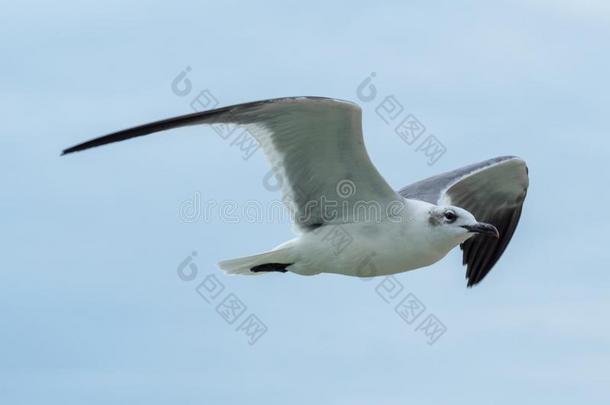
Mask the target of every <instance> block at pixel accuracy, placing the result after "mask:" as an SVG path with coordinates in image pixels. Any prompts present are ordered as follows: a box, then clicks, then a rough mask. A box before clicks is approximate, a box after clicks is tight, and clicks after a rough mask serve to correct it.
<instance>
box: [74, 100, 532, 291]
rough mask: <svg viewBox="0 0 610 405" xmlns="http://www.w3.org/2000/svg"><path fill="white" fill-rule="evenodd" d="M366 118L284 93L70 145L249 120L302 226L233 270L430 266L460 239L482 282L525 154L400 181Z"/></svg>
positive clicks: (471, 278)
mask: <svg viewBox="0 0 610 405" xmlns="http://www.w3.org/2000/svg"><path fill="white" fill-rule="evenodd" d="M361 121H362V111H361V109H360V107H359V106H358V105H356V104H353V103H351V102H347V101H343V100H337V99H332V98H325V97H286V98H278V99H271V100H263V101H256V102H251V103H245V104H238V105H233V106H229V107H224V108H218V109H214V110H209V111H203V112H196V113H193V114H187V115H182V116H179V117H174V118H168V119H164V120H161V121H156V122H152V123H149V124H144V125H140V126H137V127H134V128H130V129H126V130H123V131H118V132H114V133H111V134H109V135H105V136H102V137H99V138H95V139H92V140H90V141H87V142H84V143H81V144H78V145H76V146H73V147H71V148H68V149H65V150H64V151H63V153H62V154H69V153H73V152H78V151H82V150H85V149H90V148H94V147H97V146H101V145H106V144H109V143H113V142H119V141H124V140H126V139H131V138H135V137H139V136H143V135H148V134H151V133H154V132H160V131H165V130H169V129H173V128H178V127H183V126H189V125H199V124H218V125H232V124H236V125H241V126H244V127H245V128H246V129H247V130H248V131H249V132H250V133H251V134H252V135H253V137H254V138H255V139H256V140H257V141H258V143H259V144H260V146H261V147H262V150H263V151H264V153H265V155H266V157H267V159H268V160H269V161H270V163H271V164H272V166H273V168H274V173H275V174H276V176H277V178H278V182H279V184H280V185H281V191H282V194H283V198H284V201H285V202H287V205H288V206H289V208H290V210H291V213H292V218H293V221H294V223H295V230H296V233H297V237H296V238H294V239H292V240H289V241H287V242H285V243H282V244H281V245H279V246H277V247H276V248H274V249H273V250H271V251H268V252H265V253H261V254H258V255H254V256H248V257H242V258H238V259H233V260H226V261H222V262H220V263H219V266H220V268H222V269H223V270H225V271H226V272H227V273H231V274H249V275H255V274H262V273H268V272H283V273H285V272H287V271H290V272H293V273H297V274H301V275H314V274H319V273H337V274H344V275H349V276H358V277H368V276H378V275H389V274H395V273H400V272H404V271H408V270H413V269H417V268H421V267H425V266H429V265H431V264H433V263H435V262H437V261H438V260H440V259H441V258H443V257H444V256H445V255H446V254H447V253H448V252H449V251H450V250H452V249H453V248H454V247H456V246H458V245H460V247H461V248H462V250H463V264H464V265H466V266H467V270H466V278H467V280H468V282H467V285H468V287H471V286H473V285H476V284H477V283H479V282H480V281H481V280H482V279H483V278H484V277H485V276H486V275H487V273H489V271H490V270H491V269H492V267H493V266H494V265H495V264H496V262H497V261H498V259H499V258H500V256H501V255H502V253H503V252H504V250H505V249H506V246H507V245H508V243H509V242H510V240H511V238H512V236H513V233H514V232H515V229H516V227H517V224H518V222H519V217H520V216H521V210H522V206H523V201H524V199H525V196H526V193H527V187H528V182H529V181H528V170H527V166H526V164H525V162H524V161H523V160H521V159H519V158H517V157H514V156H504V157H498V158H494V159H489V160H486V161H484V162H481V163H476V164H472V165H470V166H466V167H463V168H461V169H457V170H454V171H451V172H447V173H443V174H440V175H438V176H434V177H431V178H428V179H425V180H422V181H419V182H417V183H414V184H412V185H410V186H407V187H405V188H403V189H401V190H399V191H394V190H393V189H392V188H391V187H390V186H389V185H388V183H387V182H386V181H385V180H384V179H383V177H381V175H380V174H379V172H378V171H377V169H376V168H375V166H374V165H373V164H372V163H371V161H370V159H369V156H368V154H367V151H366V148H365V146H364V142H363V137H362V123H361Z"/></svg>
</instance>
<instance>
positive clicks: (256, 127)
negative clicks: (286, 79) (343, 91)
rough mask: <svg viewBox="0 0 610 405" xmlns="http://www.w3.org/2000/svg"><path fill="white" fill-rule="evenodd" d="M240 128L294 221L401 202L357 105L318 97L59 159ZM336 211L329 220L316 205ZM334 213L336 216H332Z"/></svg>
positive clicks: (311, 222) (214, 115)
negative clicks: (376, 161)
mask: <svg viewBox="0 0 610 405" xmlns="http://www.w3.org/2000/svg"><path fill="white" fill-rule="evenodd" d="M200 124H212V125H219V126H221V129H223V130H229V131H230V130H232V129H231V128H229V126H232V127H233V130H234V129H235V128H234V127H235V126H236V125H240V126H243V127H244V128H245V129H246V130H247V131H249V132H250V134H251V135H252V137H253V138H255V139H256V141H257V142H258V143H259V144H260V146H261V147H262V149H263V151H264V152H265V155H266V157H267V159H268V160H269V161H270V162H271V164H272V166H273V168H274V172H275V174H276V175H277V176H278V180H279V184H280V187H281V190H282V193H283V195H284V201H285V202H287V203H288V206H289V208H290V209H291V210H292V213H293V216H294V218H295V222H296V224H297V225H298V226H299V227H300V228H302V229H311V228H315V227H316V226H319V225H321V224H324V223H345V222H353V220H354V218H352V217H351V215H352V213H353V212H355V210H354V209H351V208H352V206H354V205H355V204H357V202H358V201H375V202H377V203H379V204H380V206H381V208H382V209H381V210H380V212H388V211H389V210H387V209H384V208H386V207H387V206H389V205H391V204H394V202H395V201H401V200H402V199H401V197H400V196H399V195H398V194H397V193H396V192H395V191H394V190H392V188H391V187H390V186H389V185H388V184H387V183H386V181H385V180H384V179H383V178H382V177H381V175H380V174H379V173H378V172H377V169H376V168H375V166H373V163H371V161H370V159H369V156H368V154H367V152H366V148H365V147H364V142H363V139H362V112H361V110H360V107H358V106H357V105H356V104H353V103H349V102H346V101H342V100H335V99H331V98H324V97H288V98H280V99H273V100H263V101H256V102H252V103H246V104H238V105H234V106H229V107H224V108H219V109H215V110H209V111H202V112H198V113H193V114H188V115H183V116H179V117H174V118H169V119H165V120H161V121H156V122H152V123H150V124H145V125H141V126H138V127H134V128H130V129H126V130H123V131H118V132H114V133H111V134H109V135H105V136H102V137H99V138H95V139H93V140H90V141H87V142H84V143H81V144H79V145H76V146H73V147H71V148H68V149H66V150H64V152H63V153H64V154H67V153H72V152H78V151H82V150H85V149H89V148H93V147H96V146H101V145H106V144H109V143H113V142H119V141H123V140H126V139H131V138H135V137H139V136H143V135H147V134H151V133H154V132H160V131H165V130H168V129H172V128H178V127H183V126H188V125H200ZM323 199H325V201H334V202H337V203H338V206H340V207H342V209H341V215H332V216H330V215H328V214H327V213H326V212H327V210H323V209H322V200H323ZM333 214H336V213H333Z"/></svg>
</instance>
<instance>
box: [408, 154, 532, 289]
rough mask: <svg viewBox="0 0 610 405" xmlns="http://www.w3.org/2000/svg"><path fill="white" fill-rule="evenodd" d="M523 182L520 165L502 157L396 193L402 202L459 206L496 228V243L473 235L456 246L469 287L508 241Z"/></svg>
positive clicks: (525, 175)
mask: <svg viewBox="0 0 610 405" xmlns="http://www.w3.org/2000/svg"><path fill="white" fill-rule="evenodd" d="M528 184H529V179H528V170H527V166H526V165H525V162H524V161H523V160H521V159H519V158H517V157H515V156H503V157H498V158H495V159H490V160H486V161H484V162H481V163H475V164H473V165H469V166H466V167H463V168H461V169H457V170H454V171H451V172H447V173H443V174H440V175H438V176H434V177H430V178H428V179H425V180H422V181H419V182H417V183H414V184H411V185H410V186H407V187H405V188H403V189H402V190H400V191H399V193H400V194H401V195H402V196H403V197H405V198H410V199H416V200H423V201H427V202H429V203H432V204H438V205H455V206H458V207H462V208H464V209H466V210H468V211H469V212H471V213H472V214H473V215H474V216H475V218H477V220H478V221H482V222H488V223H490V224H492V225H494V226H495V227H496V228H498V231H499V232H500V238H499V239H493V238H488V237H485V236H482V235H481V236H479V235H476V236H473V237H471V238H470V239H468V240H467V241H466V242H464V243H463V244H462V245H461V248H462V250H463V259H464V260H463V264H465V265H466V266H467V268H466V278H467V279H468V287H471V286H473V285H476V284H478V283H479V282H480V281H481V280H483V278H484V277H485V276H486V275H487V273H489V271H490V270H491V269H492V268H493V266H494V265H495V264H496V262H497V261H498V259H499V258H500V256H502V253H504V250H505V249H506V246H507V245H508V243H509V242H510V240H511V238H512V237H513V233H514V232H515V229H516V228H517V224H518V223H519V218H520V216H521V210H522V208H523V201H524V200H525V196H526V194H527V187H528Z"/></svg>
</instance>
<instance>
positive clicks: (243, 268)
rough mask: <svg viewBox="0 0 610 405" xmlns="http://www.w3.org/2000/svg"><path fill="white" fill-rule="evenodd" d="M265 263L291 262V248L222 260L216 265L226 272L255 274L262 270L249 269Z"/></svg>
mask: <svg viewBox="0 0 610 405" xmlns="http://www.w3.org/2000/svg"><path fill="white" fill-rule="evenodd" d="M267 263H293V257H292V254H291V248H290V247H286V248H281V249H277V250H272V251H270V252H265V253H261V254H258V255H254V256H246V257H239V258H237V259H230V260H223V261H221V262H219V263H218V266H219V267H220V268H221V269H223V270H224V271H225V272H226V273H227V274H240V275H247V276H256V275H260V274H264V272H254V271H251V270H250V269H251V268H252V267H255V266H260V265H261V264H267Z"/></svg>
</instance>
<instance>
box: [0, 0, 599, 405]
mask: <svg viewBox="0 0 610 405" xmlns="http://www.w3.org/2000/svg"><path fill="white" fill-rule="evenodd" d="M0 50H1V55H2V63H1V64H0V77H1V79H0V80H1V87H2V91H0V108H1V111H2V117H3V119H2V123H1V124H0V184H1V185H2V198H0V211H1V212H2V215H1V218H2V219H1V224H0V229H1V230H2V231H1V232H0V238H1V240H0V246H2V247H1V248H0V249H1V252H2V254H1V255H0V266H1V270H0V307H1V308H2V309H1V315H0V327H1V333H0V402H1V403H3V404H14V405H17V404H38V403H45V404H82V403H88V404H109V403H129V404H166V403H178V404H222V403H234V404H235V403H249V404H264V405H271V404H286V403H290V404H312V403H320V404H375V405H378V404H404V403H438V404H441V403H451V404H462V403H468V404H473V403H485V404H489V403H492V404H539V403H541V402H543V403H553V404H574V403H580V404H584V403H586V404H601V403H610V402H609V400H610V326H609V324H608V311H609V310H610V297H609V294H610V268H609V266H608V263H609V259H610V249H609V248H608V233H607V228H608V226H609V225H610V206H609V205H608V204H609V197H610V193H609V192H608V191H607V190H606V189H605V188H604V187H606V186H607V185H608V182H609V181H608V180H609V178H608V172H609V171H608V169H607V164H608V158H609V157H610V155H609V152H610V137H609V132H610V130H609V124H608V117H609V116H610V114H609V113H610V107H609V106H610V96H609V94H610V86H609V83H610V80H609V76H608V75H609V72H610V6H609V5H608V3H607V2H605V1H601V0H600V1H589V2H583V1H576V0H574V1H567V0H564V1H550V0H549V1H544V0H538V1H516V2H503V1H502V2H485V1H465V2H449V1H447V2H424V1H410V2H404V1H401V2H398V1H397V2H388V3H385V4H381V3H375V2H357V1H349V2H341V3H339V2H333V3H329V2H315V1H307V2H294V3H292V2H290V3H288V2H280V1H278V2H265V3H253V2H231V1H225V2H196V1H171V2H168V1H156V2H149V3H144V2H141V3H126V2H123V1H118V0H110V1H105V2H99V1H87V2H59V3H57V2H30V1H24V2H10V3H5V4H3V6H2V12H1V14H0ZM187 66H190V68H191V72H190V73H189V76H188V77H189V80H191V83H192V86H193V90H192V93H191V94H190V95H189V96H184V97H180V96H177V95H175V94H173V93H172V91H171V82H172V80H173V79H174V78H175V77H176V76H177V75H178V74H179V73H180V72H181V71H182V70H183V69H185V68H186V67H187ZM371 72H375V73H376V77H375V80H374V85H375V86H376V88H377V90H378V91H379V96H378V97H380V98H378V99H377V100H376V101H373V102H370V103H362V102H360V104H361V105H362V108H363V115H364V130H365V142H366V145H367V147H368V150H369V152H370V155H371V158H372V160H373V162H374V163H375V164H376V165H377V167H378V169H379V171H380V172H381V173H382V174H383V175H384V176H385V178H386V179H387V180H388V182H389V183H390V184H391V185H392V186H393V187H395V188H400V187H402V186H404V185H406V184H409V183H411V182H413V181H416V180H418V179H421V178H424V177H427V176H430V175H433V174H436V173H438V172H441V171H445V170H451V169H454V168H457V167H460V166H462V165H465V164H469V163H473V162H476V161H480V160H484V159H487V158H491V157H494V156H499V155H505V154H515V155H519V156H521V157H523V158H524V159H526V160H527V162H528V165H529V168H530V176H531V183H530V190H529V195H528V198H527V200H526V202H525V209H524V213H523V217H522V220H521V224H520V225H519V228H518V230H517V233H516V235H515V237H514V239H513V241H512V243H511V245H510V246H509V248H508V250H507V252H506V254H505V255H504V257H503V258H502V259H501V260H500V262H499V263H498V265H497V266H496V267H495V269H494V270H493V272H492V273H490V275H489V276H488V277H487V278H486V279H485V280H484V281H483V282H482V283H481V284H480V285H479V286H477V287H476V288H473V289H467V288H466V286H465V280H464V272H465V270H464V269H463V268H462V266H461V255H460V252H459V251H457V250H456V251H453V252H452V253H451V254H449V255H448V256H447V257H446V258H445V259H444V260H443V261H441V262H439V263H437V264H435V265H434V266H432V267H430V268H427V269H424V270H419V271H415V272H410V273H403V274H399V275H398V276H397V277H396V279H397V280H398V281H399V282H400V283H401V284H402V285H403V287H404V290H403V291H402V292H401V294H400V296H399V297H398V298H397V299H398V300H399V299H401V298H402V297H404V296H406V294H407V293H409V292H410V293H413V294H415V295H416V296H417V297H418V298H419V299H420V300H421V301H422V302H423V303H424V304H425V305H426V312H425V314H424V315H422V318H420V319H419V320H421V319H423V317H424V316H426V315H428V314H434V315H435V316H436V317H437V318H438V319H439V320H440V321H442V323H443V324H444V325H445V326H446V328H447V331H446V333H445V334H444V335H442V336H441V337H440V338H439V339H438V340H437V341H436V343H435V344H433V345H428V344H427V339H426V336H425V335H424V334H423V333H422V331H421V330H420V331H415V329H416V326H417V324H418V323H419V320H417V321H416V322H415V323H414V324H412V325H408V324H406V323H405V322H404V321H403V320H402V319H401V318H400V317H399V316H398V315H397V314H396V313H395V312H394V304H395V303H396V302H395V301H394V302H392V303H386V302H384V300H383V299H382V298H381V297H380V296H379V295H378V294H377V293H376V290H375V286H376V285H377V284H378V282H379V281H380V280H376V281H371V282H368V283H367V282H363V281H362V280H360V279H355V278H347V277H342V276H335V275H321V276H317V277H311V278H305V277H300V276H297V275H293V274H286V275H282V274H273V275H269V276H265V277H255V278H238V277H227V276H225V275H224V274H223V273H222V272H220V270H218V268H217V267H216V262H218V261H219V260H222V259H227V258H233V257H239V256H244V255H248V254H254V253H257V252H260V251H264V250H267V249H269V248H271V247H273V246H275V245H277V244H278V243H280V242H282V241H284V240H286V239H288V238H290V237H291V230H290V227H289V226H288V224H287V223H286V221H271V222H272V223H269V222H270V221H268V220H262V221H258V222H257V223H249V221H247V220H246V219H245V218H241V219H240V220H239V221H237V223H227V222H228V221H226V219H223V218H221V217H220V216H219V215H217V216H215V217H213V218H211V219H210V220H209V221H207V222H206V221H195V222H192V223H185V222H183V221H181V220H180V216H179V210H180V207H181V205H182V204H183V203H184V202H185V201H188V200H189V199H192V198H193V196H194V195H195V193H196V192H199V193H200V195H201V198H202V199H203V200H204V201H208V200H213V201H217V202H220V203H221V202H222V201H225V200H229V201H234V202H236V203H237V204H238V205H240V206H243V204H245V203H246V202H247V201H258V202H260V203H261V204H263V205H264V204H269V203H270V202H271V201H274V200H277V199H278V198H279V195H278V194H277V193H272V192H269V191H268V190H266V189H265V187H264V185H263V177H264V176H265V174H266V173H267V172H268V170H269V167H268V166H267V163H266V161H265V160H264V158H263V156H262V153H260V152H257V153H255V154H254V155H253V156H252V157H251V158H250V159H248V160H244V159H242V156H241V154H240V151H239V150H238V148H236V147H235V146H231V145H230V142H227V141H223V140H222V139H220V138H219V137H218V136H217V135H216V133H215V132H214V131H213V130H211V129H209V128H188V129H183V130H175V131H172V132H168V133H164V134H159V135H157V136H150V137H147V138H141V139H138V140H132V141H130V142H126V143H122V144H115V145H111V146H108V147H105V148H100V149H96V150H92V151H89V152H86V153H80V154H77V155H72V156H67V157H62V158H60V157H59V153H60V151H61V150H62V149H63V148H65V147H67V146H71V145H73V144H75V143H78V142H81V141H83V140H87V139H89V138H91V137H94V136H98V135H101V134H104V133H107V132H111V131H114V130H118V129H123V128H125V127H129V126H132V125H136V124H140V123H144V122H147V121H151V120H156V119H160V118H164V117H169V116H172V115H178V114H183V113H188V112H191V111H192V110H191V107H190V106H189V103H190V101H191V99H192V97H193V96H194V95H195V94H196V92H199V91H201V90H204V89H209V90H210V91H211V92H212V93H213V94H214V95H215V96H216V97H217V99H218V100H219V102H220V104H221V105H229V104H234V103H240V102H246V101H252V100H259V99H265V98H272V97H281V96H296V95H320V96H329V97H336V98H342V99H347V100H352V101H357V102H359V100H358V98H357V96H356V87H357V86H358V84H359V83H360V82H361V81H362V80H363V79H364V78H366V77H367V76H368V75H369V74H370V73H371ZM385 95H394V96H395V97H396V99H397V100H399V101H400V102H401V103H402V104H403V105H404V106H405V112H409V113H412V114H414V115H415V116H417V117H418V118H419V119H420V121H421V122H422V123H423V124H424V125H425V126H426V128H427V130H428V133H430V134H434V135H436V136H437V138H438V139H440V140H441V141H442V142H443V144H444V145H445V146H446V148H447V152H446V154H445V155H444V156H443V157H442V158H441V159H440V160H439V161H438V162H437V163H436V164H435V165H434V166H428V165H427V164H426V159H425V156H424V155H423V154H421V152H415V147H414V146H409V145H407V144H405V143H404V142H403V141H402V140H401V139H400V138H399V137H398V136H397V135H396V134H395V133H394V132H393V130H392V127H391V126H388V125H386V124H385V123H384V122H383V121H382V120H381V119H380V118H379V117H378V116H377V115H376V114H375V107H376V105H377V104H376V103H377V101H380V100H381V97H382V96H385ZM193 251H197V256H196V257H195V259H194V260H195V261H194V263H195V265H196V266H197V268H198V271H199V272H198V278H197V279H196V280H195V281H191V282H186V281H182V280H181V279H180V278H179V277H178V276H177V272H176V269H177V266H178V265H179V263H181V262H182V261H183V260H184V259H185V258H187V257H188V255H190V254H191V252H193ZM208 274H214V275H216V277H217V279H218V280H220V281H221V282H222V283H223V284H224V286H225V290H224V292H223V293H222V295H221V296H220V298H218V299H221V298H222V297H224V296H225V295H228V294H229V293H233V294H236V295H237V296H238V297H239V298H240V299H241V300H242V301H243V302H244V303H245V304H246V305H247V312H246V313H245V314H244V315H242V318H240V319H239V320H238V321H237V322H236V323H235V324H233V325H228V324H227V323H225V321H224V320H223V319H222V318H221V317H220V315H219V314H218V313H217V312H216V311H215V309H214V308H215V305H212V304H208V303H206V302H205V301H204V300H203V299H202V298H201V297H200V296H199V295H198V294H197V293H196V292H195V287H196V285H197V284H198V283H199V282H201V281H202V280H203V279H204V277H205V276H206V275H208ZM250 313H253V314H255V315H256V316H258V318H259V319H260V320H261V321H263V322H264V323H265V324H266V325H267V328H268V331H267V332H266V334H264V335H263V336H262V337H261V338H260V339H259V340H258V341H257V342H256V343H255V344H254V345H253V346H251V345H249V344H248V337H247V336H246V335H245V334H243V333H240V332H237V331H236V330H235V329H236V328H237V326H238V324H239V323H240V322H241V321H242V320H243V319H244V318H245V316H246V315H248V314H250Z"/></svg>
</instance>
